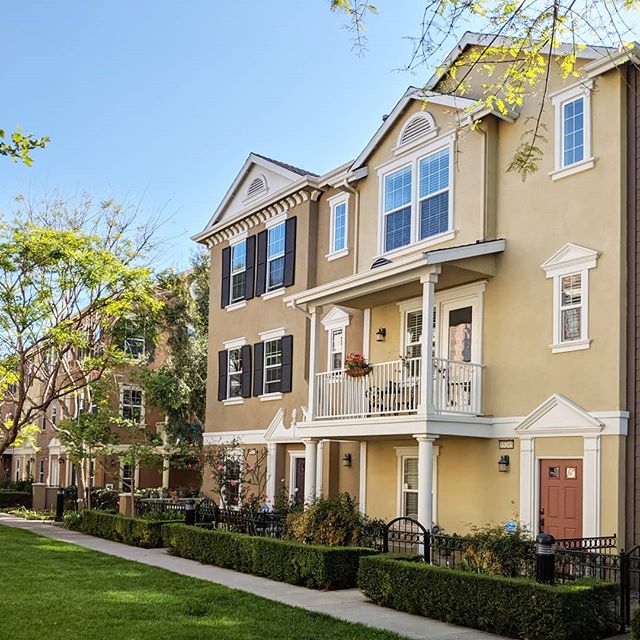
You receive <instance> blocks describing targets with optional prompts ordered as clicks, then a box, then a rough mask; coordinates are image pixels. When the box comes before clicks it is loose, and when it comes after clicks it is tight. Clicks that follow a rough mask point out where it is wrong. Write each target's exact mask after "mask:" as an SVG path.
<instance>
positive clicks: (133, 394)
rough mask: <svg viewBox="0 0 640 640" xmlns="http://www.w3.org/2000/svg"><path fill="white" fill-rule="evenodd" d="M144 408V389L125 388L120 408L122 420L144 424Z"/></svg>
mask: <svg viewBox="0 0 640 640" xmlns="http://www.w3.org/2000/svg"><path fill="white" fill-rule="evenodd" d="M142 408H143V394H142V389H137V388H136V387H123V388H122V403H121V408H120V415H121V416H122V418H124V419H125V420H132V421H133V422H137V423H139V422H142V414H143V410H142Z"/></svg>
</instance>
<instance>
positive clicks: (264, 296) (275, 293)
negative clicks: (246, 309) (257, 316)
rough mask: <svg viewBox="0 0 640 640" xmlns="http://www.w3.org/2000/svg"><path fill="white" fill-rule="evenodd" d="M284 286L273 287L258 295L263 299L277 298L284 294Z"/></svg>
mask: <svg viewBox="0 0 640 640" xmlns="http://www.w3.org/2000/svg"><path fill="white" fill-rule="evenodd" d="M284 291H285V289H284V287H280V288H279V289H274V290H273V291H267V293H263V294H262V295H261V296H260V297H261V298H262V299H263V300H271V298H277V297H278V296H281V295H283V294H284Z"/></svg>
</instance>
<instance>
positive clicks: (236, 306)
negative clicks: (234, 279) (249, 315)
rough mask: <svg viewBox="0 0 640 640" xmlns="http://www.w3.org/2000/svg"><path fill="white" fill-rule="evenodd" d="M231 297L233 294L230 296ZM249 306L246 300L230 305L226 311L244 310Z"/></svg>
mask: <svg viewBox="0 0 640 640" xmlns="http://www.w3.org/2000/svg"><path fill="white" fill-rule="evenodd" d="M229 295H231V294H229ZM246 306H247V301H246V300H238V302H234V303H233V304H228V305H227V306H226V307H225V309H226V310H227V311H236V310H237V309H244V307H246Z"/></svg>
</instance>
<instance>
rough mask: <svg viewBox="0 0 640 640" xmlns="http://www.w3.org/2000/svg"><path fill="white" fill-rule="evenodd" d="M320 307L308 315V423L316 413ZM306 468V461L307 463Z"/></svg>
mask: <svg viewBox="0 0 640 640" xmlns="http://www.w3.org/2000/svg"><path fill="white" fill-rule="evenodd" d="M321 315H322V307H314V308H313V309H312V310H311V314H310V318H309V319H310V325H311V326H310V332H309V403H308V404H309V406H308V409H307V415H306V421H307V422H310V421H311V420H313V417H314V415H315V413H316V400H317V389H316V373H317V371H318V354H319V347H320V317H321ZM307 466H308V461H307Z"/></svg>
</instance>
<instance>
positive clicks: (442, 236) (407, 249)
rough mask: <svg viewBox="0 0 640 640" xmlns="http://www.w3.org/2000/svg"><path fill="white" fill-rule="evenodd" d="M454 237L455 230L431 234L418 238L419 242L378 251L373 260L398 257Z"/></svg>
mask: <svg viewBox="0 0 640 640" xmlns="http://www.w3.org/2000/svg"><path fill="white" fill-rule="evenodd" d="M455 237H456V231H455V230H453V231H445V232H444V233H439V234H438V235H435V236H431V237H430V238H425V239H424V240H420V241H419V242H415V243H413V244H407V245H405V246H404V247H400V248H399V249H393V251H387V252H386V253H379V254H378V255H377V256H375V258H374V260H378V259H379V258H386V259H388V260H392V259H393V258H399V257H401V256H405V255H408V254H410V253H416V252H418V251H421V250H422V249H426V248H427V247H431V246H433V245H435V244H439V243H441V242H446V241H447V240H452V239H453V238H455Z"/></svg>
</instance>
